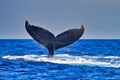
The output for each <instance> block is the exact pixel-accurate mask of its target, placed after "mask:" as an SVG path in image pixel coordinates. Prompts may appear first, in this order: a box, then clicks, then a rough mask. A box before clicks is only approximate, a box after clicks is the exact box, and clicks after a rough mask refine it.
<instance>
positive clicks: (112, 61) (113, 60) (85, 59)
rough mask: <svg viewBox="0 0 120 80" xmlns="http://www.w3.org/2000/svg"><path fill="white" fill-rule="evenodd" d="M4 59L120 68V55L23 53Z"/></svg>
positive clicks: (4, 57)
mask: <svg viewBox="0 0 120 80" xmlns="http://www.w3.org/2000/svg"><path fill="white" fill-rule="evenodd" d="M2 58H3V59H10V60H16V59H23V60H26V61H37V62H50V63H56V64H69V65H88V66H101V67H114V68H120V57H119V56H104V57H102V56H72V55H69V54H56V55H55V56H54V58H48V57H47V55H35V54H31V55H23V56H11V55H7V56H3V57H2Z"/></svg>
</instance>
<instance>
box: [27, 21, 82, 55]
mask: <svg viewBox="0 0 120 80" xmlns="http://www.w3.org/2000/svg"><path fill="white" fill-rule="evenodd" d="M25 27H26V30H27V32H28V33H29V34H30V35H31V36H32V37H33V39H35V40H36V41H37V42H39V43H40V44H42V45H44V46H45V47H46V48H47V49H48V51H49V55H48V56H49V57H53V56H54V51H55V50H57V49H59V48H62V47H64V46H67V45H70V44H72V43H73V42H75V41H76V40H78V39H79V38H80V37H81V36H82V34H83V33H84V26H83V25H81V27H80V28H79V29H70V30H67V31H65V32H63V33H61V34H59V35H57V36H56V37H55V36H54V34H52V33H51V32H49V31H48V30H46V29H44V28H41V27H38V26H34V25H30V24H29V23H28V21H26V22H25Z"/></svg>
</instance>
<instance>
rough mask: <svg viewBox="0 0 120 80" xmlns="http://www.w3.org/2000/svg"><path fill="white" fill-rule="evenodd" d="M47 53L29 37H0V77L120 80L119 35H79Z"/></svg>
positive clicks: (4, 79) (11, 79) (1, 79)
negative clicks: (85, 36)
mask: <svg viewBox="0 0 120 80" xmlns="http://www.w3.org/2000/svg"><path fill="white" fill-rule="evenodd" d="M47 55H48V50H47V49H46V48H45V47H44V46H43V45H40V44H39V43H37V42H36V41H34V40H33V39H0V80H120V40H119V39H79V40H78V41H76V42H74V43H73V44H71V45H69V46H66V47H63V48H60V49H58V50H56V51H55V55H54V58H48V57H47Z"/></svg>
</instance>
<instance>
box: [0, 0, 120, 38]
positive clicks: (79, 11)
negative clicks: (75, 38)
mask: <svg viewBox="0 0 120 80" xmlns="http://www.w3.org/2000/svg"><path fill="white" fill-rule="evenodd" d="M25 20H28V21H29V23H30V24H33V25H37V26H41V27H43V28H45V29H48V30H49V31H51V32H52V33H54V34H55V35H57V34H59V33H61V32H63V31H65V30H68V29H71V28H79V27H80V25H82V24H83V25H84V26H85V33H84V35H83V36H82V37H81V38H82V39H96V38H97V39H120V0H0V39H3V38H24V39H28V38H31V37H30V36H29V34H28V33H27V32H26V30H25V26H24V24H25Z"/></svg>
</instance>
